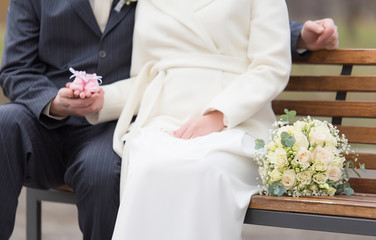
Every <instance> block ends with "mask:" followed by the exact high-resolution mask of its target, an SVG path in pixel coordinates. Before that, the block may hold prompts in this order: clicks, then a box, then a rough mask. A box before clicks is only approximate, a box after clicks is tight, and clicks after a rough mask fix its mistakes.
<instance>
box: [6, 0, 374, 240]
mask: <svg viewBox="0 0 376 240" xmlns="http://www.w3.org/2000/svg"><path fill="white" fill-rule="evenodd" d="M286 2H287V5H288V8H289V13H290V20H294V21H300V22H304V21H306V20H317V19H321V18H327V17H330V18H333V19H334V21H335V23H336V24H337V26H338V31H339V39H340V42H339V47H340V48H376V1H375V0H314V1H312V0H286ZM8 4H9V1H8V0H0V56H1V55H2V51H3V48H4V33H5V24H6V9H7V7H8ZM0 62H1V60H0ZM293 71H297V72H301V71H305V69H304V66H303V67H302V69H293ZM320 71H321V70H320ZM327 71H328V72H329V73H330V72H335V73H336V74H338V71H339V70H338V69H337V68H330V69H328V70H327ZM375 72H376V69H366V70H365V69H363V68H359V69H358V70H356V73H357V74H374V73H375ZM369 97H370V98H372V99H375V94H370V95H369ZM7 101H8V100H7V99H6V98H5V97H4V96H3V95H2V91H1V89H0V104H3V103H5V102H7ZM42 219H43V223H42V225H43V229H42V232H43V233H42V234H43V239H44V240H68V239H69V240H73V239H82V236H81V234H80V231H79V229H78V221H77V211H76V208H75V206H74V205H69V204H57V203H43V212H42ZM25 221H26V216H25V190H24V189H23V190H22V193H21V196H20V199H19V208H18V211H17V218H16V226H15V229H14V233H13V236H12V237H11V240H24V239H26V231H25V229H26V227H25V226H26V224H25ZM243 235H244V239H252V240H257V239H260V240H267V239H287V238H288V239H290V240H298V239H305V240H321V239H329V240H337V239H341V240H352V239H358V240H371V239H374V238H373V237H366V236H353V235H347V234H336V233H324V232H314V231H304V230H293V229H282V228H271V227H260V226H251V225H245V227H244V234H243Z"/></svg>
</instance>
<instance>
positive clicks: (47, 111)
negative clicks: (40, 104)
mask: <svg viewBox="0 0 376 240" xmlns="http://www.w3.org/2000/svg"><path fill="white" fill-rule="evenodd" d="M52 101H53V100H51V101H50V102H49V103H48V104H47V105H46V106H45V107H44V109H43V112H42V113H43V115H45V116H47V117H49V118H52V119H55V120H64V119H66V118H67V117H61V116H56V115H54V114H52V113H51V104H52Z"/></svg>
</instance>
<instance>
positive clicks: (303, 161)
mask: <svg viewBox="0 0 376 240" xmlns="http://www.w3.org/2000/svg"><path fill="white" fill-rule="evenodd" d="M293 160H294V161H295V162H296V163H299V164H300V165H301V166H302V165H307V163H308V164H309V163H311V162H312V153H311V152H310V151H308V150H307V149H306V148H300V149H299V152H298V153H297V154H296V155H295V157H294V159H293Z"/></svg>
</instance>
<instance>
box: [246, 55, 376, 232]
mask: <svg viewBox="0 0 376 240" xmlns="http://www.w3.org/2000/svg"><path fill="white" fill-rule="evenodd" d="M294 63H295V64H297V65H301V64H307V66H304V67H307V68H312V66H310V65H315V66H314V68H315V71H316V74H315V76H312V75H304V76H296V75H293V74H292V76H291V78H290V81H289V84H288V86H287V87H286V89H285V93H283V94H282V95H281V96H280V97H279V98H278V99H276V100H275V101H273V109H274V111H275V113H276V114H283V111H284V109H289V110H296V111H297V113H298V114H300V115H302V116H307V115H309V116H312V117H317V118H319V119H320V117H325V118H324V119H325V120H329V121H330V120H331V122H332V123H333V124H335V125H337V126H338V129H339V130H340V133H343V134H345V135H346V137H347V138H348V140H349V142H350V143H351V144H352V145H353V147H354V148H363V150H362V151H363V152H358V154H359V156H358V159H359V162H362V163H365V164H366V168H367V173H363V175H367V176H365V177H362V178H351V179H350V184H351V186H352V188H353V189H354V190H355V194H354V195H352V196H345V195H340V196H334V197H301V198H294V197H274V196H260V195H256V196H253V197H252V199H251V202H250V205H249V209H248V211H247V215H246V218H245V221H244V222H245V223H247V224H257V225H265V226H275V227H286V228H295V229H306V230H319V231H329V232H337V233H349V234H361V235H371V236H376V173H375V172H372V170H375V169H376V147H375V146H376V77H375V76H350V75H351V73H352V70H353V67H354V66H355V65H368V66H373V68H374V73H375V72H376V71H375V70H376V67H375V65H376V50H356V49H353V50H350V49H346V50H336V51H318V52H315V53H314V54H312V55H311V56H310V57H309V58H308V59H304V60H297V61H294ZM322 65H340V66H341V67H340V68H342V69H339V71H340V74H339V75H336V76H332V75H331V76H323V75H322V73H321V71H323V70H320V69H322V67H324V68H325V66H322ZM320 67H321V68H320ZM359 71H367V70H366V69H364V68H363V70H362V69H360V70H358V72H359ZM374 75H375V74H374ZM292 92H296V93H292ZM287 93H289V94H287ZM323 93H324V95H325V96H324V97H327V98H332V99H325V100H324V99H320V98H322V97H323V96H322V94H323ZM320 94H321V95H320ZM310 96H311V98H310ZM312 97H313V98H312ZM355 99H356V100H355ZM328 118H329V119H328ZM354 119H356V120H354ZM364 119H366V120H364ZM359 122H361V123H362V125H363V126H360V124H359ZM364 125H365V126H364ZM355 144H356V147H355ZM364 144H366V145H365V146H363V145H364ZM364 148H368V150H366V151H368V152H366V153H364V151H365V150H364ZM355 150H357V149H355ZM372 152H373V153H372Z"/></svg>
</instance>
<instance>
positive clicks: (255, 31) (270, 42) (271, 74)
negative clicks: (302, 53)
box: [205, 0, 291, 128]
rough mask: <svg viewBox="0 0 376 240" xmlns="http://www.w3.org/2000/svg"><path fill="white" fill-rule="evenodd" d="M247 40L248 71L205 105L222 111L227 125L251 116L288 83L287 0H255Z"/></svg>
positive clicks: (289, 65)
mask: <svg viewBox="0 0 376 240" xmlns="http://www.w3.org/2000/svg"><path fill="white" fill-rule="evenodd" d="M250 21H251V22H250V32H249V43H248V59H249V62H250V64H249V66H248V71H247V72H245V73H244V74H241V75H239V76H238V77H237V78H236V79H234V81H233V82H232V83H231V84H230V85H229V86H228V87H227V88H226V89H225V90H224V91H223V92H222V93H220V94H219V95H218V96H217V97H215V98H214V99H213V101H212V102H211V103H210V104H209V105H208V106H207V108H206V109H205V111H206V112H208V111H211V110H213V109H216V110H219V111H221V112H222V113H223V114H224V116H225V123H226V125H227V127H228V128H233V127H235V126H237V125H238V124H240V123H242V122H243V121H245V120H247V119H249V118H252V116H253V115H254V114H256V113H257V112H258V111H259V110H261V109H262V108H264V107H266V106H268V105H269V104H270V102H271V101H272V100H273V99H274V98H275V97H277V96H278V95H279V94H280V93H281V92H282V91H283V89H284V88H285V86H286V85H287V82H288V79H289V74H290V70H291V56H290V28H289V20H288V12H287V7H286V3H285V1H284V0H254V1H253V3H252V9H251V19H250Z"/></svg>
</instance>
